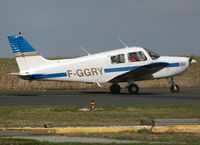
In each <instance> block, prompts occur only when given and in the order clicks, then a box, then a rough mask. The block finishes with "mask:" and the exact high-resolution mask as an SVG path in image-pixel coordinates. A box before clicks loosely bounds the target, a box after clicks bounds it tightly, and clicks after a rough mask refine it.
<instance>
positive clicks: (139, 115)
mask: <svg viewBox="0 0 200 145" xmlns="http://www.w3.org/2000/svg"><path fill="white" fill-rule="evenodd" d="M80 108H81V107H69V106H53V107H48V106H46V107H0V116H1V117H0V127H25V126H30V127H42V126H43V123H44V122H53V123H54V126H65V127H66V126H110V125H111V126H112V125H138V124H139V121H140V120H141V119H145V118H161V119H162V118H200V113H199V112H200V106H160V107H159V106H146V107H104V108H103V110H102V111H91V112H80V111H78V109H80ZM174 112H175V113H174Z"/></svg>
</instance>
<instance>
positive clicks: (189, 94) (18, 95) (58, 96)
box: [0, 88, 200, 106]
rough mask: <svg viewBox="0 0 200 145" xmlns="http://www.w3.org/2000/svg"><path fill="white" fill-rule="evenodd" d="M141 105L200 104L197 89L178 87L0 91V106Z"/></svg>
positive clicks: (198, 89) (198, 90) (199, 94)
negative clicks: (115, 91)
mask: <svg viewBox="0 0 200 145" xmlns="http://www.w3.org/2000/svg"><path fill="white" fill-rule="evenodd" d="M92 100H94V101H95V103H96V106H141V105H142V106H144V105H200V88H181V91H180V92H179V93H171V92H170V90H169V89H141V90H140V92H139V94H137V95H132V94H129V93H128V92H127V91H126V90H123V91H122V92H121V93H120V94H111V93H110V92H109V90H49V91H46V90H45V91H0V106H57V105H63V106H88V105H90V102H91V101H92Z"/></svg>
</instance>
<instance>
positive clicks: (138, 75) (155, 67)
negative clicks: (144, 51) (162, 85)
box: [109, 62, 169, 83]
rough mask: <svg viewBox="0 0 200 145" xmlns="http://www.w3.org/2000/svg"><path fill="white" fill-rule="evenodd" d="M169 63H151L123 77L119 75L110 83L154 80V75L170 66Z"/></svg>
mask: <svg viewBox="0 0 200 145" xmlns="http://www.w3.org/2000/svg"><path fill="white" fill-rule="evenodd" d="M168 65H169V64H168V63H165V62H161V63H151V64H148V65H144V66H141V67H138V68H136V69H134V70H130V71H129V72H126V73H124V74H122V75H119V76H117V77H115V78H113V79H112V80H110V81H109V82H114V83H115V82H128V81H130V80H133V81H139V80H145V79H151V78H153V76H152V74H154V73H156V72H158V71H160V70H161V69H163V68H165V67H166V66H168Z"/></svg>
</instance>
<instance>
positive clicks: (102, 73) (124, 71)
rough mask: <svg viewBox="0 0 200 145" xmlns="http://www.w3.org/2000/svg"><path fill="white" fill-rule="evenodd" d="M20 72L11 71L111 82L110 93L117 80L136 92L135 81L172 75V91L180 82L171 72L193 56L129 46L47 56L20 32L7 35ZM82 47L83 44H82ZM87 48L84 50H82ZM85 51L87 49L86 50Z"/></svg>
mask: <svg viewBox="0 0 200 145" xmlns="http://www.w3.org/2000/svg"><path fill="white" fill-rule="evenodd" d="M8 40H9V42H10V46H11V48H12V50H13V53H14V55H15V57H16V61H17V64H18V67H19V69H20V72H17V73H10V74H9V75H17V76H20V77H21V78H22V79H25V80H51V81H70V82H88V83H96V84H97V85H98V86H99V87H101V83H105V82H110V83H112V85H111V87H110V91H111V93H115V94H116V93H120V91H121V87H120V85H119V84H118V83H119V82H127V83H128V87H127V89H128V91H129V93H131V94H137V93H138V91H139V87H138V85H136V84H134V82H136V81H142V80H153V79H162V78H171V83H172V85H171V92H173V93H178V92H179V90H180V89H179V86H178V85H177V84H175V82H174V81H173V76H175V75H179V74H182V73H184V72H185V71H186V70H187V69H188V67H189V65H190V64H192V63H195V62H196V60H194V59H193V58H188V57H171V56H160V55H158V54H156V53H154V52H152V51H149V50H147V49H144V48H141V47H128V46H126V45H125V44H124V43H123V42H122V41H121V40H120V41H121V42H122V43H123V44H124V45H125V48H122V49H118V50H113V51H106V52H102V53H97V54H89V53H88V56H82V57H78V58H72V59H59V60H47V59H45V58H43V57H42V56H41V55H39V53H38V52H37V50H36V49H35V48H33V47H32V46H31V45H30V44H29V43H28V42H27V41H26V39H25V38H24V37H23V36H22V35H21V33H19V35H17V36H8ZM82 49H83V48H82ZM85 51H86V50H85ZM86 52H87V51H86Z"/></svg>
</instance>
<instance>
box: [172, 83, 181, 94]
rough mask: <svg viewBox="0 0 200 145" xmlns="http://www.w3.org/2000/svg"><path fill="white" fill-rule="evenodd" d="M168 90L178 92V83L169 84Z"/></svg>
mask: <svg viewBox="0 0 200 145" xmlns="http://www.w3.org/2000/svg"><path fill="white" fill-rule="evenodd" d="M170 90H171V92H172V93H178V92H179V91H180V88H179V86H178V85H176V84H175V85H172V86H171V88H170Z"/></svg>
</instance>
